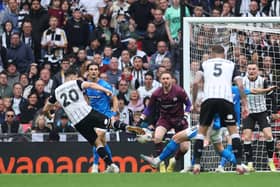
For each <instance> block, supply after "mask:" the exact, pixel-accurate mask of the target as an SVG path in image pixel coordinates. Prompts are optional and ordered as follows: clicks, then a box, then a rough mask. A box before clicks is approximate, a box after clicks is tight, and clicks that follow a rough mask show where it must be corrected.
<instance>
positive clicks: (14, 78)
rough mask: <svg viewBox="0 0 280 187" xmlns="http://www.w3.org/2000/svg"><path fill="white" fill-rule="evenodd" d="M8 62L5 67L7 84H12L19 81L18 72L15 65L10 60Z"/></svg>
mask: <svg viewBox="0 0 280 187" xmlns="http://www.w3.org/2000/svg"><path fill="white" fill-rule="evenodd" d="M8 62H10V63H8V67H7V69H6V73H7V78H8V85H14V83H16V82H18V81H19V75H20V73H19V72H18V71H17V66H16V64H15V63H14V62H13V61H12V60H11V61H8Z"/></svg>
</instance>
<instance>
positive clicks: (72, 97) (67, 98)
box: [60, 89, 79, 107]
mask: <svg viewBox="0 0 280 187" xmlns="http://www.w3.org/2000/svg"><path fill="white" fill-rule="evenodd" d="M60 98H61V99H62V100H63V106H64V107H67V106H68V105H70V104H71V103H72V102H76V101H78V100H79V95H78V93H77V91H76V90H74V89H71V90H70V91H69V92H68V93H63V94H61V95H60Z"/></svg>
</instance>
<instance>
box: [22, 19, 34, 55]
mask: <svg viewBox="0 0 280 187" xmlns="http://www.w3.org/2000/svg"><path fill="white" fill-rule="evenodd" d="M21 29H22V33H21V35H20V39H21V41H22V42H23V43H24V44H26V45H28V46H29V47H31V49H33V53H34V52H35V51H34V45H35V43H34V39H33V33H32V23H31V21H30V20H24V21H23V23H22V27H21Z"/></svg>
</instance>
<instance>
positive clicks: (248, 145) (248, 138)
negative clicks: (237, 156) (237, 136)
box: [243, 114, 255, 172]
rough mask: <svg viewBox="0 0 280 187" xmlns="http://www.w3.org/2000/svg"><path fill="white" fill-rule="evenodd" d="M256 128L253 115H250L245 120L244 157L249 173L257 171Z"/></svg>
mask: <svg viewBox="0 0 280 187" xmlns="http://www.w3.org/2000/svg"><path fill="white" fill-rule="evenodd" d="M254 126H255V120H254V118H253V114H249V116H247V117H246V118H245V119H244V120H243V137H244V145H243V146H244V155H245V159H246V162H247V166H248V171H249V172H253V171H255V169H254V166H253V150H252V132H253V129H254Z"/></svg>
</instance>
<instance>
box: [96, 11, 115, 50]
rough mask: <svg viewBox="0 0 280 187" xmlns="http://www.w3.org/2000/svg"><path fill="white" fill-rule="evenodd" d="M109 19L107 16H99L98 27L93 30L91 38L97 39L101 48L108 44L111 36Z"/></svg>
mask: <svg viewBox="0 0 280 187" xmlns="http://www.w3.org/2000/svg"><path fill="white" fill-rule="evenodd" d="M109 20H110V18H109V17H108V15H101V16H100V18H99V21H98V26H97V27H96V29H94V31H93V34H92V36H91V38H98V39H99V40H100V43H101V46H102V48H103V47H104V46H106V45H109V44H110V39H111V34H112V32H113V30H112V29H111V28H110V25H109Z"/></svg>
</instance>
